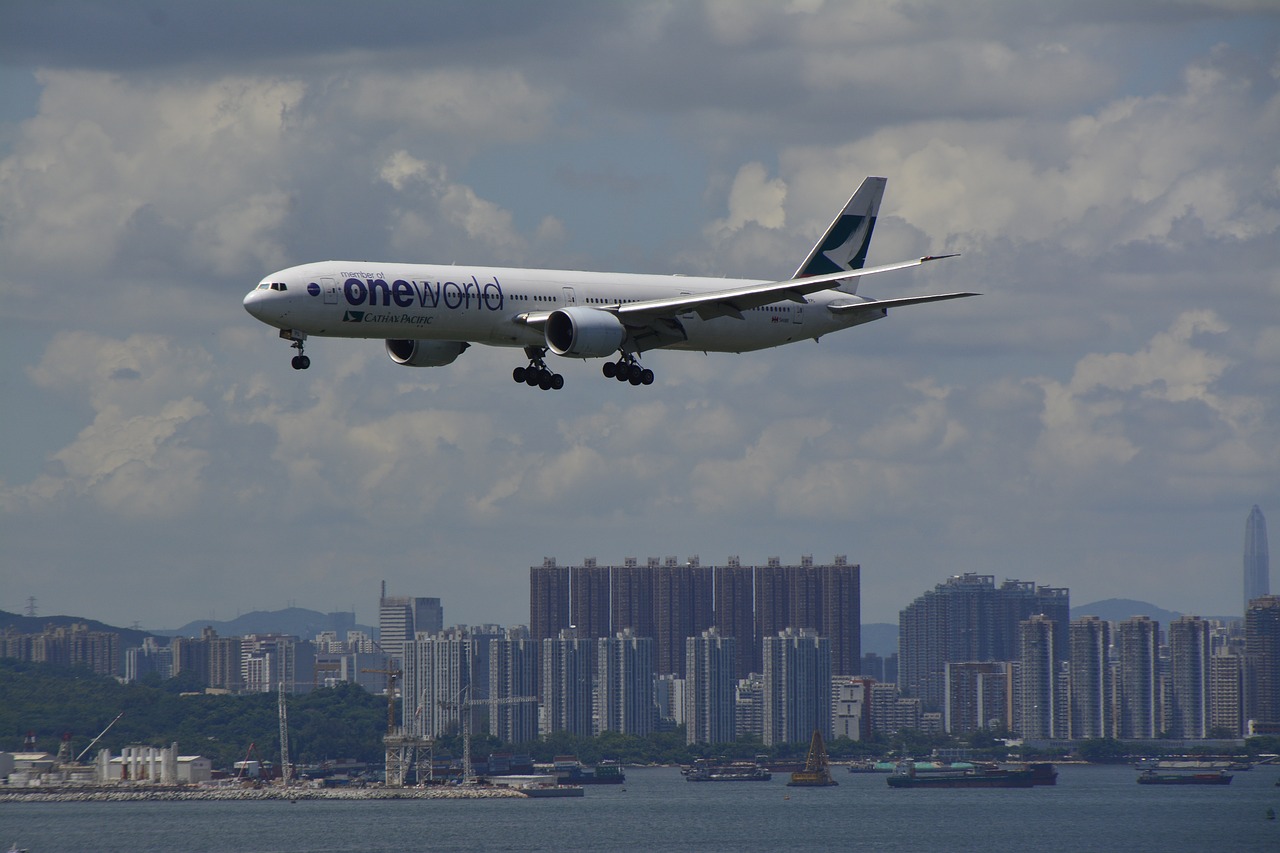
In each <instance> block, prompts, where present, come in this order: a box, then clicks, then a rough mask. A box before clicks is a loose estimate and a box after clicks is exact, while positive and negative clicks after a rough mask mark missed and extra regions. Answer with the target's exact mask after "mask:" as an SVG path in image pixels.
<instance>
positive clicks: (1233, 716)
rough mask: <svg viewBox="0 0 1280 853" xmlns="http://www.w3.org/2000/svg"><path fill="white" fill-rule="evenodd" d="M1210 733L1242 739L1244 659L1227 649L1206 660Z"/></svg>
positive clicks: (1217, 651)
mask: <svg viewBox="0 0 1280 853" xmlns="http://www.w3.org/2000/svg"><path fill="white" fill-rule="evenodd" d="M1209 732H1210V735H1213V734H1214V733H1215V732H1217V733H1218V734H1220V735H1224V736H1226V737H1233V738H1238V737H1242V736H1243V735H1244V657H1243V656H1242V655H1240V654H1237V653H1236V652H1235V651H1234V650H1233V649H1230V648H1220V649H1217V650H1216V651H1214V653H1213V654H1212V655H1211V656H1210V658H1209Z"/></svg>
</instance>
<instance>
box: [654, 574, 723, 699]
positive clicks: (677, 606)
mask: <svg viewBox="0 0 1280 853" xmlns="http://www.w3.org/2000/svg"><path fill="white" fill-rule="evenodd" d="M650 569H651V571H652V572H653V573H654V583H653V608H654V611H653V612H654V616H653V623H654V639H655V640H656V643H655V646H656V648H655V657H656V661H655V663H656V667H657V672H659V673H670V674H674V675H678V676H680V677H681V678H683V677H684V675H685V672H684V665H685V655H684V653H685V649H684V641H685V640H686V639H687V638H689V637H696V636H698V634H699V633H701V632H702V631H705V630H706V629H707V628H710V627H711V621H712V611H713V602H714V598H713V595H712V579H713V577H714V576H713V574H712V571H711V567H710V566H702V565H699V564H698V561H697V560H696V559H694V560H690V561H689V562H688V563H686V564H684V565H680V564H679V562H678V561H677V560H676V558H675V557H668V558H667V559H666V560H665V561H664V562H663V563H662V565H657V560H656V559H655V560H651V561H650Z"/></svg>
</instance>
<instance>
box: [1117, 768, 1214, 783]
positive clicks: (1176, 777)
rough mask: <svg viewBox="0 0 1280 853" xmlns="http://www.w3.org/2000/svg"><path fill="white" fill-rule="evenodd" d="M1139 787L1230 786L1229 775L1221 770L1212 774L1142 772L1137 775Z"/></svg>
mask: <svg viewBox="0 0 1280 853" xmlns="http://www.w3.org/2000/svg"><path fill="white" fill-rule="evenodd" d="M1138 784H1139V785H1230V784H1231V774H1230V773H1227V772H1225V771H1223V770H1215V771H1213V772H1212V773H1157V772H1156V771H1154V770H1144V771H1142V772H1141V773H1139V774H1138Z"/></svg>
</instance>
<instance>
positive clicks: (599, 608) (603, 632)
mask: <svg viewBox="0 0 1280 853" xmlns="http://www.w3.org/2000/svg"><path fill="white" fill-rule="evenodd" d="M569 619H570V622H569V624H570V626H572V627H573V628H574V629H576V630H577V632H578V636H579V637H589V638H592V639H594V638H596V637H608V636H609V635H610V634H611V633H612V632H611V631H610V629H609V567H608V566H601V565H599V564H597V562H596V559H595V557H588V558H587V559H585V560H583V563H582V565H581V566H573V567H572V568H570V569H569Z"/></svg>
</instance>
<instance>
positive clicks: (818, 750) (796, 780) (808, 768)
mask: <svg viewBox="0 0 1280 853" xmlns="http://www.w3.org/2000/svg"><path fill="white" fill-rule="evenodd" d="M839 784H840V783H839V782H837V781H836V780H835V779H833V778H832V777H831V767H830V765H829V764H828V762H827V746H826V744H824V743H823V742H822V732H820V731H818V730H817V729H814V730H813V738H812V739H811V740H810V741H809V754H808V756H806V757H805V760H804V769H803V770H797V771H795V772H794V773H792V774H791V781H790V782H788V783H787V787H789V788H826V787H829V786H831V785H839Z"/></svg>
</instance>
